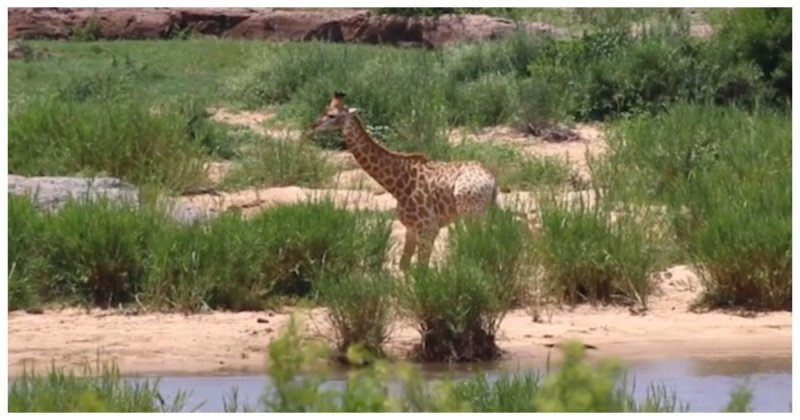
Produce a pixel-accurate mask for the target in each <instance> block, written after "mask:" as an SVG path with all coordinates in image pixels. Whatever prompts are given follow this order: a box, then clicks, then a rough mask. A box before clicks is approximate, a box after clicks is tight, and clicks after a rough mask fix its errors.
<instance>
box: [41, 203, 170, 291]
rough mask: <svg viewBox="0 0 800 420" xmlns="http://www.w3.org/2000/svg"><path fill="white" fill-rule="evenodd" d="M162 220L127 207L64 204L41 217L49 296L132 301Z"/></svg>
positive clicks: (144, 275)
mask: <svg viewBox="0 0 800 420" xmlns="http://www.w3.org/2000/svg"><path fill="white" fill-rule="evenodd" d="M161 223H163V221H159V220H158V215H156V214H154V213H151V212H147V211H142V210H139V209H137V208H135V207H133V206H131V205H127V204H116V203H113V202H110V201H107V200H98V201H97V202H96V203H92V204H81V203H78V202H75V201H72V202H69V203H67V204H66V205H65V206H64V207H63V208H61V209H60V210H59V211H58V213H56V214H51V215H45V216H44V226H43V228H42V231H41V235H42V236H41V238H40V239H39V247H40V251H39V252H42V254H43V255H44V258H45V261H46V272H45V273H44V274H45V275H46V276H47V280H46V281H47V283H48V287H47V291H46V295H45V296H46V299H48V300H60V299H65V300H77V301H87V300H88V301H89V302H91V303H94V304H96V305H98V306H101V307H108V306H110V305H116V304H118V303H127V302H131V301H133V298H134V296H135V294H136V293H138V292H139V290H140V287H141V284H142V282H143V280H144V278H145V277H146V276H147V269H148V268H147V249H148V245H149V244H150V243H151V241H152V237H153V235H154V234H155V232H157V230H158V229H159V225H160V224H161Z"/></svg>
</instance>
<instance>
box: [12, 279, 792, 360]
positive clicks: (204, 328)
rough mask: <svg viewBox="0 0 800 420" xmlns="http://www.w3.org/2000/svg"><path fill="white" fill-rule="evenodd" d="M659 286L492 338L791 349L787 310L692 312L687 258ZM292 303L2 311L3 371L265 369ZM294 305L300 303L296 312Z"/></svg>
mask: <svg viewBox="0 0 800 420" xmlns="http://www.w3.org/2000/svg"><path fill="white" fill-rule="evenodd" d="M662 277H663V278H662V280H660V281H661V284H660V293H659V294H657V295H655V296H653V297H651V299H650V303H649V305H648V306H649V309H648V311H647V312H646V313H644V314H639V315H636V314H632V313H631V312H630V311H629V310H628V309H627V308H621V307H597V308H592V307H590V306H588V305H585V306H578V307H576V308H573V309H568V308H562V309H557V308H552V309H550V310H546V311H543V318H544V319H543V320H542V322H533V319H532V317H531V315H530V313H529V312H528V311H527V310H524V309H520V310H515V311H512V312H510V313H509V314H508V315H507V316H506V318H505V319H504V321H503V323H502V324H501V327H500V331H499V334H498V344H499V345H500V347H501V348H502V349H503V350H505V351H506V352H507V354H506V358H505V359H504V362H503V363H504V364H507V365H509V366H517V365H520V366H537V365H542V364H543V363H544V361H545V360H546V358H547V355H548V353H553V355H556V353H557V352H553V350H552V349H551V348H549V347H548V345H552V344H557V343H558V342H560V341H563V340H566V339H571V338H575V339H580V340H581V341H583V342H584V343H586V344H590V345H592V346H595V347H597V349H596V350H591V351H590V354H591V355H592V356H593V357H600V358H605V357H620V358H622V359H624V360H648V359H649V360H652V359H663V358H678V357H718V358H726V357H739V356H756V357H786V356H790V355H791V334H792V317H791V313H790V312H772V313H765V314H759V315H757V316H754V317H744V316H739V315H734V314H729V313H724V312H720V311H712V312H705V313H694V312H691V311H689V305H690V303H691V301H692V299H693V298H694V297H695V296H696V295H697V292H698V289H697V285H696V278H695V277H694V275H693V274H692V273H691V272H690V271H689V270H687V269H686V268H685V267H674V268H672V269H670V270H668V275H666V276H662ZM292 312H293V311H292V310H286V311H278V312H241V313H227V312H214V313H209V314H193V315H183V314H162V313H152V314H144V315H125V314H121V313H117V312H113V311H100V310H93V311H91V312H89V313H87V311H85V310H79V309H68V310H60V311H46V312H45V313H43V314H38V315H36V314H27V313H24V312H12V313H10V314H9V334H8V343H9V362H8V363H9V375H10V376H16V375H19V374H20V373H21V372H22V370H23V366H24V364H25V363H28V364H30V363H35V365H36V366H37V367H38V369H43V368H46V367H47V366H49V364H50V362H51V361H54V362H55V363H56V365H57V366H64V367H75V366H79V365H80V364H81V363H83V362H85V361H90V362H94V361H96V360H97V357H98V355H99V356H100V358H101V359H105V360H116V361H117V363H118V364H119V366H120V369H121V370H122V371H123V372H124V373H129V374H134V373H142V374H222V373H232V372H246V373H262V372H264V367H265V361H266V347H267V345H268V343H269V342H270V340H272V339H273V338H275V337H277V336H278V335H279V334H280V332H281V331H282V329H283V328H284V326H285V325H286V323H287V322H288V320H289V318H290V316H291V313H292ZM294 312H301V311H299V310H298V311H294ZM302 315H304V316H302V318H303V319H305V320H306V322H305V328H306V330H307V331H308V333H309V334H312V335H316V334H320V335H322V336H325V335H326V334H327V333H326V331H327V330H328V328H327V324H326V322H325V321H324V319H325V313H324V310H323V309H314V310H312V311H310V312H309V311H306V312H304V313H302ZM417 338H418V334H417V332H416V331H415V330H414V328H413V327H412V326H409V325H404V324H398V325H397V328H396V329H395V331H394V333H393V334H392V339H391V340H390V342H389V343H388V349H389V353H390V354H392V355H393V356H395V357H403V356H404V355H405V354H406V353H407V352H408V350H410V349H411V347H412V346H413V345H414V343H415V342H416V340H417Z"/></svg>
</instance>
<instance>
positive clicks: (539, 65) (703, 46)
mask: <svg viewBox="0 0 800 420" xmlns="http://www.w3.org/2000/svg"><path fill="white" fill-rule="evenodd" d="M717 48H718V47H717V46H716V45H715V44H713V43H710V42H708V41H703V40H696V39H692V38H689V37H688V36H685V35H683V36H679V35H675V34H672V35H670V34H667V35H664V34H651V35H644V36H640V37H636V38H634V37H633V36H632V35H630V34H629V33H628V32H627V31H626V30H623V29H620V28H611V29H604V30H600V31H597V32H594V33H585V34H584V35H583V36H582V37H581V38H578V39H575V40H566V41H556V42H555V43H553V44H551V46H550V47H549V48H548V49H545V53H544V54H543V55H542V58H540V59H539V60H536V61H534V62H532V63H531V65H530V72H531V76H532V77H533V78H534V79H540V80H543V81H545V83H550V84H552V85H554V86H557V87H558V88H557V89H556V92H558V93H559V94H564V92H566V97H565V98H563V99H560V100H559V99H556V100H559V101H560V102H561V103H565V105H564V106H565V107H566V109H568V110H569V113H570V114H571V115H572V116H573V117H574V118H577V119H582V120H587V119H588V120H596V119H604V118H608V117H610V116H614V115H619V114H626V113H634V112H640V111H646V112H656V111H663V110H664V109H665V108H666V107H667V106H668V105H670V104H671V103H673V102H675V101H679V100H700V101H704V100H714V101H717V102H720V103H737V104H742V105H748V106H752V105H753V104H755V103H756V102H757V101H758V100H759V99H760V98H762V97H763V96H764V94H765V89H764V86H763V83H762V82H761V80H760V77H759V75H758V73H757V72H756V71H755V70H754V68H753V66H752V65H751V64H750V63H747V62H731V61H730V60H729V59H728V58H727V57H726V56H724V55H723V54H720V53H719V52H718V51H716V50H717Z"/></svg>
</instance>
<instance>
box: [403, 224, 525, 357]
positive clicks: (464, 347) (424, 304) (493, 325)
mask: <svg viewBox="0 0 800 420" xmlns="http://www.w3.org/2000/svg"><path fill="white" fill-rule="evenodd" d="M452 233H453V236H452V237H451V240H450V241H451V245H450V247H451V248H450V252H449V255H448V258H447V260H446V261H445V262H444V263H443V265H441V266H438V267H433V268H424V267H422V268H417V269H416V270H412V271H411V273H410V277H409V278H408V279H407V280H406V284H404V286H403V288H402V290H401V291H400V296H401V297H400V299H401V305H402V308H403V310H404V311H405V313H406V314H407V315H408V316H409V317H410V318H412V319H413V320H414V323H415V324H416V326H417V329H418V330H419V332H420V334H421V335H422V343H421V344H420V345H419V347H418V348H417V349H416V357H417V358H418V359H420V360H426V361H454V362H456V361H457V362H462V361H477V360H493V359H495V358H497V357H498V356H499V354H500V352H499V348H498V347H497V344H496V342H495V334H496V332H497V329H498V328H499V327H500V322H501V321H502V319H503V317H504V316H505V314H506V312H507V311H508V310H509V309H511V307H512V306H513V305H514V304H515V303H518V302H519V301H520V296H522V295H524V292H525V289H524V286H525V285H524V283H523V279H524V268H525V263H526V261H525V256H526V254H525V243H526V239H527V238H526V234H525V228H524V227H523V226H521V225H520V223H519V222H517V221H516V220H514V217H513V214H512V213H511V212H508V211H504V210H500V209H493V210H492V211H490V212H489V215H488V216H487V217H486V218H476V219H475V220H461V221H459V222H458V223H457V224H456V226H455V227H454V229H453V230H452ZM487 238H489V240H487Z"/></svg>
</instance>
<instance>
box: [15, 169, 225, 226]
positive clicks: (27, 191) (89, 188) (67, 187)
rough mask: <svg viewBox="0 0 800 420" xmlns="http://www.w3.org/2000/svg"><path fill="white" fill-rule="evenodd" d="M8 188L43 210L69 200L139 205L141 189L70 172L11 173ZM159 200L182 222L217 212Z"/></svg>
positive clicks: (177, 201) (111, 179)
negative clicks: (70, 174) (50, 173)
mask: <svg viewBox="0 0 800 420" xmlns="http://www.w3.org/2000/svg"><path fill="white" fill-rule="evenodd" d="M8 192H9V193H10V194H15V195H26V196H29V197H31V199H32V201H33V203H34V205H35V206H36V207H37V208H39V209H40V210H43V211H56V210H58V209H60V208H61V207H63V206H64V205H65V204H66V203H67V202H69V201H70V200H76V201H94V200H97V199H107V200H109V201H111V202H114V203H117V204H120V205H126V206H128V205H129V206H138V205H139V190H138V189H137V188H136V187H135V186H133V185H131V184H128V183H126V182H123V181H121V180H119V179H117V178H107V177H99V178H82V177H69V176H40V177H30V178H29V177H24V176H19V175H11V174H9V175H8ZM160 203H161V204H162V206H163V207H164V210H165V211H166V214H167V215H168V216H169V217H170V218H172V219H173V220H176V221H178V222H181V223H191V222H193V221H196V220H205V219H209V218H211V217H213V216H215V215H216V212H214V211H213V210H211V209H208V208H205V207H200V206H196V205H193V204H192V203H190V202H186V201H181V200H175V199H172V198H166V197H165V198H162V199H161V201H160Z"/></svg>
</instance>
